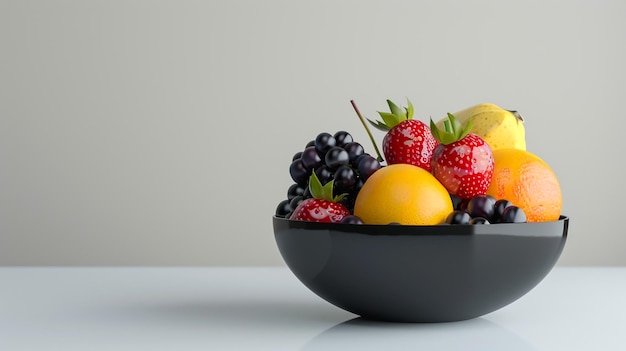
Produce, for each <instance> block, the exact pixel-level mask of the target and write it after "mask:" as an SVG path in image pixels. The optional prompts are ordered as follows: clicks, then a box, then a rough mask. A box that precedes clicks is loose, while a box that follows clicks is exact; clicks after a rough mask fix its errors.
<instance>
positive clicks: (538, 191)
mask: <svg viewBox="0 0 626 351" xmlns="http://www.w3.org/2000/svg"><path fill="white" fill-rule="evenodd" d="M493 159H494V162H495V166H494V170H493V177H492V180H491V184H490V185H489V188H488V189H487V195H491V196H493V197H495V198H496V199H507V200H509V201H510V202H512V203H513V205H515V206H517V207H519V208H521V209H522V210H524V213H526V218H527V220H528V222H547V221H555V220H558V219H559V216H560V215H561V207H562V197H561V186H560V185H559V181H558V179H557V178H556V175H555V174H554V172H553V171H552V169H551V168H550V166H548V164H547V163H546V162H545V161H543V160H542V159H541V158H539V157H538V156H537V155H535V154H532V153H530V152H528V151H524V150H520V149H512V148H508V149H497V150H493Z"/></svg>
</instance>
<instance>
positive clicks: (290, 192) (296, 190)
mask: <svg viewBox="0 0 626 351" xmlns="http://www.w3.org/2000/svg"><path fill="white" fill-rule="evenodd" d="M306 188H307V187H306V186H303V185H300V184H297V183H294V184H291V186H290V187H289V189H287V199H288V200H291V199H293V198H294V197H296V196H298V195H302V194H304V189H306Z"/></svg>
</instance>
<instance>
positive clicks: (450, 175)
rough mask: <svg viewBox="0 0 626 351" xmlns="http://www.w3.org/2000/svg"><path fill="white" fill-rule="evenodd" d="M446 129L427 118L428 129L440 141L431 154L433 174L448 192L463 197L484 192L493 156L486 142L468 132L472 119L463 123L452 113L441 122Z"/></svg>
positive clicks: (490, 172) (488, 180) (489, 176)
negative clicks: (440, 127)
mask: <svg viewBox="0 0 626 351" xmlns="http://www.w3.org/2000/svg"><path fill="white" fill-rule="evenodd" d="M444 125H445V127H446V130H445V131H442V130H439V128H437V126H436V125H435V122H433V120H432V119H431V120H430V129H431V132H432V134H433V136H434V137H435V139H437V141H438V142H439V145H438V146H437V147H436V148H435V151H434V152H433V158H432V174H433V175H434V176H435V178H437V179H438V180H439V182H441V184H443V185H444V186H445V187H446V189H448V192H449V193H450V194H452V195H455V196H458V197H460V198H462V199H470V198H473V197H475V196H478V195H485V193H486V192H487V188H488V187H489V184H491V177H492V175H493V167H494V159H493V154H492V152H491V148H490V147H489V145H488V144H487V143H486V142H485V141H484V140H483V139H482V138H481V137H479V136H478V135H476V134H472V133H470V131H471V130H472V123H471V121H469V122H468V123H467V124H466V125H465V126H463V125H462V124H461V122H459V121H458V120H457V119H456V118H455V117H454V116H453V115H452V114H450V113H448V120H447V121H445V123H444Z"/></svg>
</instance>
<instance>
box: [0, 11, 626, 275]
mask: <svg viewBox="0 0 626 351" xmlns="http://www.w3.org/2000/svg"><path fill="white" fill-rule="evenodd" d="M624 13H626V2H624V1H609V0H604V1H580V0H579V1H543V0H542V1H495V0H494V1H473V2H461V1H415V0H414V1H367V2H366V1H330V0H322V1H306V2H305V1H276V0H273V1H252V0H250V1H242V0H237V1H215V0H213V1H189V0H183V1H162V0H160V1H137V0H134V1H43V0H30V1H12V0H0V265H282V264H283V263H282V260H281V258H280V256H279V254H278V251H277V249H276V247H275V243H274V239H273V233H272V228H271V216H272V214H273V213H274V210H275V207H276V204H277V203H278V202H279V201H280V200H282V199H283V198H284V197H286V193H285V192H286V189H287V187H288V186H289V185H290V184H291V180H290V177H289V175H288V165H289V163H290V160H291V156H292V155H293V154H294V153H295V152H297V151H300V150H301V149H302V148H303V147H304V145H305V144H306V143H307V142H308V141H309V140H310V139H312V138H313V137H314V136H315V135H316V134H317V133H319V132H322V131H328V132H335V131H337V130H341V129H345V130H348V131H350V132H352V134H353V135H354V136H355V138H356V139H357V140H358V141H361V142H362V143H363V145H365V147H366V149H368V151H369V152H373V148H372V146H371V143H369V140H368V139H367V137H366V134H365V132H364V130H363V128H362V126H361V125H360V122H359V121H358V119H357V118H356V116H355V114H354V112H353V110H352V108H351V106H350V104H349V101H350V99H355V100H356V102H357V103H358V104H359V107H360V109H361V111H362V112H363V113H364V114H366V115H367V116H368V117H375V111H377V110H385V109H386V105H385V99H387V98H390V99H392V100H395V101H397V102H399V103H404V101H405V99H406V98H409V99H411V101H412V102H413V103H414V105H415V108H416V115H417V117H416V118H419V119H422V120H423V121H427V120H428V119H429V118H430V117H431V116H432V117H433V118H437V119H438V118H440V117H442V116H444V115H445V113H446V112H454V111H457V110H460V109H462V108H465V107H468V106H470V105H473V104H476V103H479V102H492V103H496V104H499V105H500V106H503V107H505V108H509V109H517V110H519V111H520V112H521V113H522V114H523V115H524V116H525V118H526V132H527V143H528V150H529V151H531V152H534V153H536V154H537V155H539V156H540V157H541V158H543V159H544V160H545V161H547V162H548V163H549V164H550V165H551V166H552V168H553V170H554V171H555V172H556V174H557V176H558V177H559V179H560V182H561V186H562V190H563V201H564V206H563V213H564V214H566V215H568V216H570V217H571V223H570V224H571V227H570V236H569V239H568V243H567V245H566V248H565V251H564V253H563V256H562V257H561V260H560V261H559V264H560V265H624V264H626V255H624V254H623V251H624V247H625V244H626V235H625V233H624V230H623V229H622V228H623V226H622V223H623V221H624V218H623V217H624V216H623V213H624V210H623V206H624V201H625V198H626V196H625V195H626V194H625V191H624V183H623V179H624V177H623V175H624V173H622V168H623V165H622V163H623V157H624V156H623V151H622V150H623V140H624V136H623V131H624V130H626V123H625V122H624V120H625V119H624V116H623V114H624V108H623V103H624V95H625V94H624V92H625V88H624V81H626V70H625V69H624V62H626V48H625V46H626V44H625V43H626V40H624V39H625V34H626V22H625V21H624V20H623V16H624ZM376 136H377V138H378V141H379V142H380V140H382V134H381V133H377V134H376Z"/></svg>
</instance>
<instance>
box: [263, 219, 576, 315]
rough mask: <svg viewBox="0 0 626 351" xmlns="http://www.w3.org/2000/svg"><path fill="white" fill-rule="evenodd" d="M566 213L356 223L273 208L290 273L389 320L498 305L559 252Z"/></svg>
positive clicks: (524, 288) (530, 282)
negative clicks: (521, 218)
mask: <svg viewBox="0 0 626 351" xmlns="http://www.w3.org/2000/svg"><path fill="white" fill-rule="evenodd" d="M568 224H569V218H567V217H565V216H561V218H560V219H559V220H558V221H553V222H535V223H499V224H490V225H432V226H405V225H356V224H354V225H353V224H332V223H316V222H305V221H294V220H288V219H284V218H279V217H276V216H274V217H273V227H274V237H275V239H276V243H277V245H278V249H279V251H280V254H281V255H282V257H283V259H284V261H285V263H286V264H287V266H288V267H289V269H290V270H291V271H292V272H293V274H294V275H295V276H296V277H297V278H298V279H299V280H300V281H301V282H302V283H303V284H304V285H305V286H306V287H308V288H309V289H310V290H311V291H313V292H314V293H315V294H317V295H318V296H320V297H321V298H323V299H325V300H326V301H328V302H330V303H331V304H333V305H335V306H337V307H339V308H342V309H344V310H346V311H349V312H352V313H354V314H357V315H359V316H361V317H364V318H367V319H374V320H381V321H390V322H423V323H433V322H451V321H460V320H466V319H472V318H476V317H480V316H482V315H485V314H487V313H490V312H493V311H496V310H498V309H500V308H502V307H504V306H506V305H508V304H510V303H512V302H514V301H515V300H517V299H519V298H520V297H522V296H523V295H524V294H526V293H527V292H529V291H530V290H531V289H533V288H534V287H535V286H536V285H537V284H538V283H539V282H540V281H541V280H542V279H543V278H544V277H545V276H546V275H547V274H548V273H549V272H550V270H551V269H552V268H553V267H554V265H555V264H556V262H557V261H558V259H559V257H560V255H561V252H562V251H563V247H564V245H565V241H566V238H567V229H568Z"/></svg>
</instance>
